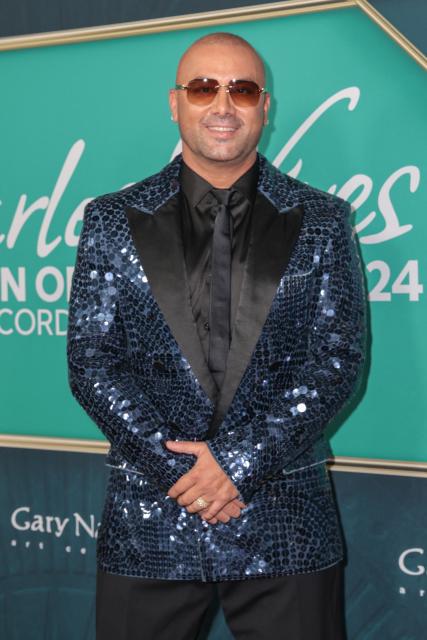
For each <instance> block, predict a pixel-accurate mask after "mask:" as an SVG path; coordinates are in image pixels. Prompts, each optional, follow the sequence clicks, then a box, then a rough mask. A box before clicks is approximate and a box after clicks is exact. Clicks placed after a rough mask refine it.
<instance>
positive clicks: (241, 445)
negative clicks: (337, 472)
mask: <svg viewBox="0 0 427 640" xmlns="http://www.w3.org/2000/svg"><path fill="white" fill-rule="evenodd" d="M335 212H336V215H333V216H332V217H331V218H330V240H329V244H328V247H327V249H326V251H324V253H323V261H322V266H320V267H319V268H320V273H319V276H320V286H318V287H317V290H316V292H315V293H314V294H313V295H315V296H316V299H315V305H316V307H315V313H314V318H313V322H312V325H311V327H310V336H309V345H308V357H307V359H306V361H305V362H304V364H303V365H302V366H300V367H299V368H298V369H297V370H296V371H295V372H292V376H291V378H290V380H291V382H290V383H289V384H288V386H287V388H284V390H283V392H282V393H281V394H280V395H279V396H278V397H277V398H276V399H275V400H274V401H273V403H272V405H271V407H270V410H269V412H268V413H262V414H258V415H257V416H256V417H255V419H254V420H253V422H252V423H251V424H250V425H247V427H246V428H245V429H244V430H237V429H236V430H233V429H230V428H228V429H227V433H224V430H223V432H221V431H219V432H218V434H217V436H216V437H214V438H213V439H212V440H208V441H207V442H208V446H209V447H210V450H211V452H212V453H213V455H214V456H215V457H216V459H217V461H218V463H219V464H220V465H221V466H222V468H223V469H224V471H225V472H226V473H227V474H228V475H229V476H230V478H231V480H232V481H233V482H234V484H235V486H236V487H237V489H238V490H239V492H240V494H241V496H242V497H243V500H244V501H245V502H248V501H249V500H250V498H251V496H252V495H253V493H254V492H255V491H256V489H257V488H258V487H259V486H260V484H261V483H262V482H263V481H265V480H266V479H267V478H268V477H269V476H272V475H274V474H275V473H276V472H278V471H279V470H281V469H286V467H289V465H290V464H291V463H292V461H293V460H294V459H295V458H297V457H298V456H299V455H300V454H301V453H302V452H303V451H304V450H305V449H307V448H308V447H309V446H310V445H312V444H313V443H314V442H315V441H316V440H317V439H318V438H319V437H320V436H321V434H322V432H323V431H324V429H325V428H326V426H327V424H328V422H329V421H330V420H331V418H333V417H334V416H335V415H336V414H337V413H338V411H339V410H340V409H341V408H342V406H343V404H344V403H345V402H346V401H347V400H348V399H349V398H350V396H351V395H352V393H353V392H354V390H355V387H356V383H357V380H358V377H359V374H360V372H361V370H362V366H363V362H364V357H365V350H366V346H365V345H366V295H365V290H364V277H363V272H362V267H361V262H360V258H359V254H358V250H357V245H356V241H355V237H354V231H353V230H352V227H351V224H350V220H349V213H350V205H349V204H348V203H347V202H344V201H343V202H342V204H341V205H340V206H339V207H337V208H336V209H335Z"/></svg>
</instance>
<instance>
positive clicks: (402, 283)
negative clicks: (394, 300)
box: [366, 260, 424, 302]
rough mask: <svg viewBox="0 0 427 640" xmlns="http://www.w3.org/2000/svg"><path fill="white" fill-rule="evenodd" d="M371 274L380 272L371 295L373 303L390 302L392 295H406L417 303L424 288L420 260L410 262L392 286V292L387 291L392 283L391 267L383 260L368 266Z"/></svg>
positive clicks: (375, 261) (370, 263) (370, 298)
mask: <svg viewBox="0 0 427 640" xmlns="http://www.w3.org/2000/svg"><path fill="white" fill-rule="evenodd" d="M366 268H367V270H368V271H369V272H371V271H379V272H380V277H379V280H378V282H377V283H376V284H375V286H374V287H373V289H372V290H371V291H370V293H369V300H371V301H373V302H389V301H390V300H391V294H392V293H400V294H406V295H408V296H409V300H410V301H411V302H417V301H418V300H419V297H420V294H421V293H423V291H424V287H423V285H422V284H421V283H420V281H419V275H418V260H408V262H407V263H406V264H405V266H404V267H403V269H402V271H401V272H400V273H399V275H398V276H397V278H396V279H395V281H394V282H393V283H392V285H391V291H385V288H386V286H387V285H388V283H389V281H390V275H391V271H390V267H389V266H388V264H387V262H383V260H373V261H372V262H369V264H367V265H366Z"/></svg>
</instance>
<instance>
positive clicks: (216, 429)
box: [67, 155, 366, 581]
mask: <svg viewBox="0 0 427 640" xmlns="http://www.w3.org/2000/svg"><path fill="white" fill-rule="evenodd" d="M259 162H260V172H259V181H258V192H257V197H258V198H262V199H263V206H262V208H261V210H262V212H263V213H262V215H259V216H256V217H254V219H253V222H252V226H251V238H250V243H249V251H248V257H247V262H246V265H245V271H244V276H243V281H242V287H241V294H240V300H239V305H238V309H237V313H236V319H235V324H234V327H233V333H232V342H231V348H230V352H229V357H228V361H227V370H226V373H225V378H224V382H223V385H222V387H221V389H220V391H219V393H217V390H216V386H215V383H214V381H213V379H212V377H211V375H210V371H209V369H208V366H207V363H206V360H205V358H204V355H203V351H202V347H201V343H200V340H199V337H198V333H197V328H196V324H195V322H194V318H193V315H192V309H191V304H190V300H189V293H188V282H187V279H186V273H185V263H184V256H183V245H182V239H181V235H180V226H179V202H180V185H179V180H178V177H179V168H180V163H181V156H177V157H176V158H175V159H174V160H173V161H172V162H171V163H169V164H168V165H167V166H166V167H165V168H164V169H163V170H162V171H160V172H159V173H158V174H156V175H154V176H152V177H149V178H147V179H145V180H142V181H141V182H138V183H137V184H134V185H132V186H130V187H127V188H126V189H124V190H122V191H118V192H114V193H110V194H106V195H102V196H99V197H97V198H95V199H94V200H92V201H91V202H90V203H89V204H88V205H87V206H86V209H85V212H84V217H83V226H82V231H81V235H80V240H79V244H78V248H77V258H76V264H75V269H74V273H73V278H72V285H71V293H70V301H69V321H68V332H67V359H68V376H69V385H70V388H71V392H72V394H73V395H74V397H75V398H76V400H77V401H78V402H79V403H80V405H81V406H82V407H83V409H84V410H85V412H86V413H87V414H88V415H89V416H90V417H91V418H92V420H93V421H94V422H95V423H96V424H97V426H98V427H99V428H100V429H101V431H102V432H103V434H104V435H105V437H106V438H107V439H108V441H109V443H110V444H111V446H110V450H109V453H108V455H107V457H106V464H107V465H108V466H109V467H111V468H110V470H109V478H108V483H107V488H106V498H105V504H104V508H103V512H102V518H101V523H100V527H99V531H98V540H97V566H98V567H99V568H100V569H102V570H104V571H108V572H111V573H115V574H121V575H127V576H134V577H135V576H139V577H147V578H163V579H183V580H190V579H191V580H202V581H216V580H233V579H249V578H255V577H259V576H271V577H273V576H280V575H284V574H293V573H304V572H310V571H315V570H319V569H322V568H326V567H328V566H330V565H333V564H335V563H337V562H338V561H339V560H341V558H342V557H343V555H344V553H343V535H342V531H341V529H340V526H339V522H338V518H337V508H336V505H335V502H334V499H333V494H332V487H331V481H330V475H329V474H330V472H329V470H328V469H327V467H326V462H325V461H326V460H327V459H328V457H329V456H330V455H331V453H332V452H331V449H330V445H329V443H328V440H327V439H326V438H325V435H324V432H325V427H326V426H327V424H328V423H329V421H330V420H331V419H332V418H333V417H334V416H335V415H336V414H337V412H338V411H339V410H340V409H342V407H343V405H344V404H346V403H347V402H348V400H349V399H350V397H351V396H352V394H353V393H354V391H355V388H356V386H357V385H358V382H359V380H360V372H361V369H362V366H363V362H364V357H365V341H366V330H365V319H366V308H365V307H366V295H365V291H364V279H363V275H362V269H361V262H360V258H359V254H358V250H357V245H356V241H355V237H354V232H353V230H352V227H351V224H350V220H349V213H350V206H349V204H348V203H347V202H345V201H344V200H342V199H341V198H339V197H337V196H335V195H331V194H328V193H326V192H323V191H321V190H319V189H316V188H314V187H311V186H308V185H306V184H305V183H303V182H301V181H299V180H297V179H295V178H291V177H289V176H287V175H285V174H282V173H281V172H280V171H279V170H277V169H276V168H274V167H273V166H272V165H271V164H270V163H269V162H268V161H267V160H266V159H265V158H264V157H263V156H262V155H260V156H259ZM168 439H182V440H206V441H207V443H208V446H209V448H210V450H211V452H212V454H213V455H214V456H215V458H216V460H217V461H218V463H219V464H220V465H221V467H222V468H223V469H224V471H225V472H226V473H227V474H228V475H229V477H230V478H231V479H232V481H233V482H234V484H235V485H236V487H237V489H238V491H239V492H240V497H241V498H242V499H243V501H244V502H245V503H246V505H247V506H246V507H245V508H244V509H243V510H242V512H241V515H240V517H239V518H232V519H230V520H229V522H227V523H221V522H218V523H217V524H214V525H212V524H209V523H207V522H206V521H204V520H202V519H201V518H200V516H198V515H197V514H190V513H188V512H187V510H186V509H185V507H181V506H180V505H179V504H178V503H177V502H176V500H174V499H173V498H170V497H169V496H168V495H167V491H168V489H169V488H170V487H171V486H172V485H173V484H174V483H175V482H176V481H177V480H178V479H179V478H180V477H181V476H182V475H183V474H184V473H186V472H187V471H189V470H190V469H191V467H192V466H193V464H194V463H195V461H196V458H195V456H193V455H190V454H182V453H174V452H171V451H169V450H168V449H167V448H166V447H165V445H164V442H165V440H168Z"/></svg>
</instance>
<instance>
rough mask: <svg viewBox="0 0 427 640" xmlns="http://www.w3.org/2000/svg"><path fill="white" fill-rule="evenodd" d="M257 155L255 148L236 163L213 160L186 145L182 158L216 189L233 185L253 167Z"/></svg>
mask: <svg viewBox="0 0 427 640" xmlns="http://www.w3.org/2000/svg"><path fill="white" fill-rule="evenodd" d="M256 156H257V151H256V149H254V150H253V151H251V153H250V154H249V155H248V156H247V157H246V158H244V160H243V161H242V160H240V161H239V162H238V163H236V164H234V163H232V162H227V161H213V160H206V159H205V158H198V157H195V156H194V154H192V153H191V151H190V150H189V149H186V148H185V147H183V150H182V158H183V160H184V162H185V164H186V165H187V166H188V167H190V169H192V170H193V171H195V172H196V173H197V174H199V176H201V177H202V178H204V180H206V181H207V182H209V184H211V185H212V186H213V187H215V188H216V189H228V188H229V187H231V185H232V184H234V183H235V182H236V180H238V179H239V178H240V176H242V175H243V174H244V173H246V171H248V170H249V169H250V168H251V166H252V165H253V163H254V162H255V160H256Z"/></svg>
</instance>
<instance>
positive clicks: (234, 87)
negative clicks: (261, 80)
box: [175, 78, 266, 107]
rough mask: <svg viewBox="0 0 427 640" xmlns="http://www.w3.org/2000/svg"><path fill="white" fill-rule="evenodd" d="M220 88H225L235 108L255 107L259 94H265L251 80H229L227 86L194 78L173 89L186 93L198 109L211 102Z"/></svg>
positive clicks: (206, 79) (209, 80)
mask: <svg viewBox="0 0 427 640" xmlns="http://www.w3.org/2000/svg"><path fill="white" fill-rule="evenodd" d="M220 87H226V90H227V92H228V93H229V94H230V97H231V99H232V101H233V102H234V104H235V105H236V107H255V106H256V105H257V104H258V102H259V97H260V95H261V93H265V91H266V89H265V88H264V87H261V88H260V87H259V86H258V85H257V83H256V82H253V81H252V80H231V81H230V82H229V84H219V83H218V81H217V80H213V79H212V78H195V79H194V80H190V82H189V83H188V84H177V85H175V89H185V90H186V91H187V98H188V102H191V104H196V105H198V106H200V107H202V106H206V105H208V104H210V103H211V102H213V100H214V98H215V96H216V94H217V93H218V91H219V89H220Z"/></svg>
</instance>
